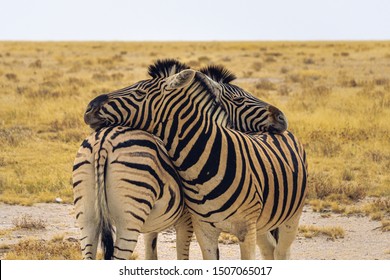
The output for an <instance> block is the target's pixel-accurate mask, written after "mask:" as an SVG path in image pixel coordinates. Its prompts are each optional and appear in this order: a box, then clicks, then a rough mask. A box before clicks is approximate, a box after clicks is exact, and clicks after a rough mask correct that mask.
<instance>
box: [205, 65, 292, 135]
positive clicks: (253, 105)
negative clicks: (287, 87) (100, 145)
mask: <svg viewBox="0 0 390 280" xmlns="http://www.w3.org/2000/svg"><path fill="white" fill-rule="evenodd" d="M200 72H202V73H204V74H206V75H207V76H208V77H209V78H211V79H212V80H214V81H216V82H218V83H219V84H220V85H221V87H223V91H222V95H221V96H220V99H221V102H222V104H223V106H224V108H225V110H226V111H227V113H228V115H229V120H230V125H231V126H232V128H234V129H236V130H239V131H242V132H259V131H264V132H265V131H269V132H272V133H283V132H284V131H285V130H287V126H288V123H287V118H286V117H285V115H284V114H283V112H282V111H280V110H279V109H278V108H276V107H275V106H273V105H271V104H268V103H266V102H264V101H262V100H260V99H258V98H256V97H255V96H253V95H252V94H250V93H248V92H246V91H245V90H243V89H242V88H240V87H238V86H236V85H233V84H231V83H230V82H231V81H233V80H235V79H236V76H235V75H234V74H233V73H231V72H230V71H229V70H227V69H226V68H225V67H223V66H218V65H211V66H208V67H205V68H202V69H201V70H200Z"/></svg>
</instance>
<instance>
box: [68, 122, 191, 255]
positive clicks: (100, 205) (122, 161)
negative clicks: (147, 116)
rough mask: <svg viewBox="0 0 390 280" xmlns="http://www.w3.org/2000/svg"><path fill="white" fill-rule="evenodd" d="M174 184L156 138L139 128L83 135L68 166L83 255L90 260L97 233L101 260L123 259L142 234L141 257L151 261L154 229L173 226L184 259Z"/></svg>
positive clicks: (185, 233) (187, 232)
mask: <svg viewBox="0 0 390 280" xmlns="http://www.w3.org/2000/svg"><path fill="white" fill-rule="evenodd" d="M180 184H181V182H180V180H179V177H178V176H177V174H176V171H175V169H174V167H173V166H172V164H171V162H170V160H169V157H168V155H167V152H166V150H165V148H164V146H163V145H162V144H161V140H159V139H158V138H156V137H155V136H153V135H151V134H149V133H147V132H145V131H140V130H133V129H131V128H124V127H109V128H104V129H101V130H100V131H98V132H95V133H93V134H92V135H91V136H89V137H88V138H87V139H85V140H84V142H83V143H82V145H81V147H80V148H79V151H78V153H77V156H76V159H75V163H74V168H73V186H74V189H73V190H74V204H75V213H76V219H77V222H78V224H79V226H80V229H81V248H82V255H83V258H84V259H95V258H96V250H97V245H98V240H99V236H101V241H102V245H103V246H102V247H103V250H104V251H105V259H111V258H114V259H129V258H130V256H131V254H132V253H133V251H134V248H135V245H136V243H137V240H138V236H139V234H140V233H145V245H146V253H145V257H146V259H157V251H156V250H157V249H156V241H157V233H158V232H161V231H162V230H164V229H166V228H168V227H170V226H172V225H173V226H175V228H176V232H177V255H178V259H188V256H189V245H190V239H191V236H192V223H191V218H190V215H189V213H188V211H187V210H186V208H185V206H184V200H183V193H182V189H181V187H180ZM114 232H115V241H114V238H113V233H114Z"/></svg>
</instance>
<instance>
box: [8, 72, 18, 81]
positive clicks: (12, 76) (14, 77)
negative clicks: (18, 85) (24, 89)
mask: <svg viewBox="0 0 390 280" xmlns="http://www.w3.org/2000/svg"><path fill="white" fill-rule="evenodd" d="M5 77H6V78H7V80H9V81H12V82H18V81H19V79H18V76H17V75H16V74H14V73H7V74H5Z"/></svg>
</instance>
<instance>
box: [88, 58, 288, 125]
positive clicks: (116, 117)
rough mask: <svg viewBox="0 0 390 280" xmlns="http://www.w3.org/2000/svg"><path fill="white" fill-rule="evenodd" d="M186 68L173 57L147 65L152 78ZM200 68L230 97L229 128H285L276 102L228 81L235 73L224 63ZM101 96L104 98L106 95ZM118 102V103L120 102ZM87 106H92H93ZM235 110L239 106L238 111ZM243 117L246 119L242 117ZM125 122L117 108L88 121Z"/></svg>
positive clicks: (286, 123)
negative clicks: (104, 117)
mask: <svg viewBox="0 0 390 280" xmlns="http://www.w3.org/2000/svg"><path fill="white" fill-rule="evenodd" d="M189 68H190V67H189V66H187V65H186V64H184V63H181V62H180V61H178V60H175V59H165V60H157V61H156V63H154V64H152V65H150V66H149V71H148V74H149V75H150V77H152V78H155V79H159V78H166V77H168V76H170V75H172V74H177V73H179V72H180V71H183V70H186V69H189ZM199 71H200V72H202V73H204V74H205V75H207V76H208V77H210V78H211V79H212V80H214V81H216V82H218V83H219V84H220V86H221V87H223V88H224V91H223V94H225V95H228V98H227V100H230V99H231V100H232V102H230V103H229V102H228V103H227V104H225V106H227V107H226V109H227V110H228V111H229V114H228V116H229V126H230V127H231V128H233V129H236V130H240V131H242V132H247V133H252V132H261V131H262V132H271V133H283V132H284V131H286V130H287V127H288V122H287V118H286V117H285V115H284V114H283V112H282V111H280V110H279V109H278V108H276V107H275V106H273V105H271V104H268V103H267V102H264V101H262V100H260V99H258V98H256V97H254V96H253V95H251V94H250V93H248V92H246V91H244V90H243V89H241V88H240V87H238V86H236V85H233V84H231V82H232V81H233V80H235V79H236V76H235V75H234V74H233V73H231V72H230V71H229V70H227V69H226V68H225V67H223V66H220V65H209V66H206V67H204V68H201V69H200V70H199ZM128 89H131V87H130V88H124V89H122V90H120V91H119V92H121V91H123V92H126V90H128ZM100 98H103V99H104V98H105V96H102V97H100ZM100 98H99V97H98V98H96V99H95V100H94V101H93V102H95V103H97V104H99V102H100V101H104V100H101V99H100ZM91 104H92V103H91ZM92 105H93V104H92ZM113 105H114V104H113ZM117 106H119V107H120V104H119V105H117ZM89 108H94V106H91V107H89ZM235 110H239V112H238V111H235ZM240 118H241V119H240ZM242 119H245V121H243V120H242ZM127 122H128V119H126V118H121V114H118V113H117V112H116V113H115V114H110V116H109V119H108V120H105V119H99V120H98V122H97V123H94V124H91V127H92V128H94V129H96V128H99V127H101V126H105V125H108V124H110V123H114V124H116V125H126V124H127Z"/></svg>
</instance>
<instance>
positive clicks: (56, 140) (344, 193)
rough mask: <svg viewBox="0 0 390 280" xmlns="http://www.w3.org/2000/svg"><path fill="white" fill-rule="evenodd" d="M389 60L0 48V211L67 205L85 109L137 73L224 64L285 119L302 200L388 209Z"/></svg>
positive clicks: (226, 46)
mask: <svg viewBox="0 0 390 280" xmlns="http://www.w3.org/2000/svg"><path fill="white" fill-rule="evenodd" d="M389 49H390V42H321V43H320V42H310V43H309V42H308V43H305V42H303V43H302V42H299V43H294V42H270V43H267V42H235V43H227V42H224V43H222V42H214V43H201V42H199V43H194V42H191V43H186V42H182V43H143V42H137V43H119V42H107V43H100V42H89V43H71V42H58V43H34V42H31V43H28V42H25V43H19V42H0V54H2V57H1V61H0V86H1V89H2V90H1V93H0V201H2V202H7V203H17V204H25V205H28V204H32V203H35V202H49V201H54V199H55V198H56V197H61V198H62V199H63V201H64V202H67V203H70V202H72V196H73V194H72V187H71V183H70V182H71V170H72V163H73V159H74V156H75V152H76V150H77V148H78V146H79V143H80V142H81V141H82V139H83V138H85V136H86V135H88V134H89V133H90V130H89V128H88V127H86V126H85V125H84V123H83V119H82V115H83V111H84V109H85V107H86V105H87V103H88V102H89V100H91V99H92V98H93V97H95V96H96V95H98V94H101V93H104V92H107V91H111V90H114V89H118V88H121V87H124V86H127V85H129V84H131V83H133V82H136V81H138V80H141V79H145V78H146V77H147V76H146V68H147V66H148V64H150V63H152V62H153V61H154V60H156V59H158V58H170V57H173V58H178V59H180V60H182V61H183V62H186V63H188V64H189V65H191V66H192V67H195V68H198V67H202V66H204V65H206V64H209V63H217V64H224V65H225V66H226V67H228V68H229V69H231V71H233V72H234V73H235V74H236V75H237V77H239V79H238V80H237V81H236V82H235V83H236V84H238V85H240V86H242V87H243V88H245V89H247V90H248V91H250V92H252V93H253V94H254V95H257V96H258V97H260V98H262V99H264V100H265V101H268V102H270V103H273V104H274V105H276V106H277V107H279V108H280V109H281V110H282V111H284V112H285V114H286V116H287V117H288V120H289V125H290V130H291V131H292V132H294V133H295V134H296V135H297V136H298V137H299V139H301V141H302V142H303V143H304V144H305V147H306V150H307V154H308V160H309V172H310V177H309V191H310V199H319V200H322V201H328V202H332V201H333V202H334V201H338V202H339V204H344V205H345V206H346V211H348V208H349V207H350V206H351V205H350V204H351V203H355V202H358V201H360V200H361V199H362V198H364V197H366V196H371V197H372V196H373V197H377V198H389V197H390V188H389V185H390V173H389V172H388V170H390V144H389V141H388V140H389V138H390V135H389V133H390V132H389V131H390V122H389V121H388V120H389V119H390V79H389V78H388V77H387V76H386V75H384V74H383V73H389V72H390V53H389V51H388V50H389ZM188 50H191V51H188ZM330 207H332V206H330ZM343 207H344V206H343V205H341V206H340V207H339V208H340V209H336V207H335V206H334V207H333V208H334V209H336V210H335V211H343ZM377 212H380V213H381V215H382V216H383V217H386V215H387V214H386V213H385V211H384V210H379V211H377ZM372 213H374V212H372ZM373 216H374V217H373V218H375V219H379V218H380V214H373Z"/></svg>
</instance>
